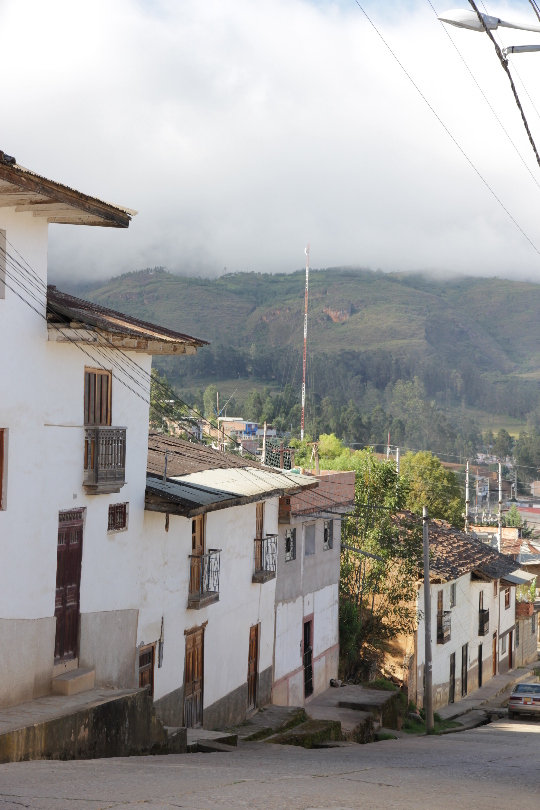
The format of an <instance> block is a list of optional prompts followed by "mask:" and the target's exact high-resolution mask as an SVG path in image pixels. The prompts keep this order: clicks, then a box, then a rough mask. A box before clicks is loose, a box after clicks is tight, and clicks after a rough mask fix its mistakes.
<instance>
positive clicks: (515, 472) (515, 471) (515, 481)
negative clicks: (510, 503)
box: [514, 461, 517, 501]
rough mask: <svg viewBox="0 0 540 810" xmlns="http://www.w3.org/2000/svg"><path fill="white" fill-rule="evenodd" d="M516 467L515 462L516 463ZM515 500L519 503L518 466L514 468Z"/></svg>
mask: <svg viewBox="0 0 540 810" xmlns="http://www.w3.org/2000/svg"><path fill="white" fill-rule="evenodd" d="M514 465H515V461H514ZM514 498H515V499H516V501H517V466H514Z"/></svg>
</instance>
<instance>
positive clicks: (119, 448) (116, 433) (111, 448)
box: [83, 426, 126, 495]
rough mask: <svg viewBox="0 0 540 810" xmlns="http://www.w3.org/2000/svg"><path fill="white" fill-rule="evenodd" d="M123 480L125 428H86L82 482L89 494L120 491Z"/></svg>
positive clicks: (124, 479)
mask: <svg viewBox="0 0 540 810" xmlns="http://www.w3.org/2000/svg"><path fill="white" fill-rule="evenodd" d="M125 483H126V428H123V427H102V426H100V427H97V426H96V427H87V428H85V437H84V478H83V484H84V487H85V489H86V491H87V492H88V493H89V494H91V495H99V494H101V493H108V492H120V489H121V488H122V487H123V486H124V484H125Z"/></svg>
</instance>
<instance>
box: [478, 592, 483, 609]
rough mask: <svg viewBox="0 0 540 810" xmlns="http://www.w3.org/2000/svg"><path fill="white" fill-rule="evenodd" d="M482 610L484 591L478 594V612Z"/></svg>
mask: <svg viewBox="0 0 540 810" xmlns="http://www.w3.org/2000/svg"><path fill="white" fill-rule="evenodd" d="M483 609H484V591H480V593H479V594H478V610H483Z"/></svg>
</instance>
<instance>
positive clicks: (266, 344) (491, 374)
mask: <svg viewBox="0 0 540 810" xmlns="http://www.w3.org/2000/svg"><path fill="white" fill-rule="evenodd" d="M64 286H65V285H64ZM304 289H305V273H304V271H298V272H295V273H291V274H277V275H268V274H257V273H238V274H230V275H225V276H222V277H221V278H218V279H213V280H209V279H200V278H185V277H182V276H176V275H173V274H171V273H168V272H166V271H165V270H164V269H162V268H155V269H153V270H143V271H140V272H135V273H128V274H125V275H123V276H119V277H117V278H113V279H111V280H110V281H109V282H108V283H106V284H104V285H102V286H100V287H97V288H94V289H91V288H86V290H85V289H84V288H79V289H75V288H72V290H71V291H72V292H74V293H75V294H82V295H83V296H84V297H86V298H88V299H89V300H92V301H94V302H96V303H99V304H102V305H104V306H108V307H112V308H114V309H118V310H120V311H122V312H125V313H127V314H130V315H134V316H136V317H138V318H141V319H144V320H149V321H154V322H157V323H160V324H162V325H164V326H168V327H170V328H171V329H177V330H179V331H182V332H187V333H189V334H193V335H196V336H198V337H201V338H204V339H206V340H209V341H210V343H211V346H210V347H209V348H207V349H203V350H201V351H199V353H198V355H197V357H196V358H174V359H165V358H163V359H162V360H161V361H159V362H158V365H159V367H160V368H161V370H162V371H165V372H166V374H167V376H168V377H169V379H170V380H171V382H172V383H173V384H174V385H175V387H177V388H178V389H179V390H181V391H183V392H184V393H185V394H186V396H189V395H190V394H191V395H193V396H195V395H196V392H197V391H198V390H199V389H204V388H205V387H206V386H207V385H208V384H209V383H210V382H216V381H219V382H220V388H222V389H223V390H224V392H225V393H227V395H228V394H229V393H232V391H233V390H234V389H235V388H236V389H238V392H237V394H236V395H235V398H236V401H237V402H238V403H241V402H242V400H243V399H245V398H246V397H247V395H248V392H249V391H250V390H251V389H253V388H258V389H261V388H262V387H264V386H268V387H269V388H270V391H271V392H278V391H282V390H283V389H284V388H285V387H286V385H287V384H292V386H293V388H294V390H295V391H296V390H298V389H299V385H300V382H301V373H302V340H303V308H304ZM66 291H69V290H66ZM539 312H540V285H537V284H532V283H525V282H514V281H508V280H504V279H498V278H471V277H454V278H448V279H437V278H433V277H429V276H425V275H420V274H410V273H409V274H407V273H401V274H397V273H396V274H384V273H382V272H380V271H378V272H371V271H367V270H351V269H345V268H331V269H326V270H314V271H311V273H310V287H309V329H308V334H309V341H308V361H309V362H308V388H309V390H310V392H311V396H312V402H314V403H315V404H313V407H315V406H316V404H317V402H318V403H319V404H320V402H322V401H323V400H324V399H325V398H326V399H329V400H330V401H331V402H332V403H333V405H334V407H336V408H343V407H344V406H346V405H347V403H348V402H349V401H350V400H353V401H354V402H355V403H356V404H357V405H358V407H359V408H360V409H361V410H362V411H363V412H365V411H372V410H373V408H374V407H376V406H377V405H378V406H380V407H382V408H383V409H385V411H392V405H393V402H394V401H395V396H394V389H395V386H396V384H397V383H398V382H399V381H409V382H412V381H413V380H415V378H416V381H417V384H418V385H419V386H420V387H418V388H417V391H418V392H420V394H421V397H422V398H423V399H424V400H425V401H426V402H431V403H432V404H433V405H434V406H435V407H436V408H438V409H439V410H442V411H444V412H445V413H446V414H447V416H448V418H449V419H450V421H452V422H453V424H454V425H456V424H457V422H459V420H460V419H461V418H462V416H463V414H476V415H477V416H479V417H480V424H481V426H482V420H483V419H484V417H485V416H486V415H487V414H491V418H492V419H495V417H496V415H498V416H499V417H500V419H499V421H501V420H502V422H503V423H504V420H505V419H507V421H508V424H510V422H511V420H512V419H515V420H524V419H526V418H527V415H528V414H530V413H531V412H534V411H535V409H536V408H537V407H538V406H539V405H540V396H539V386H538V382H537V380H538V379H540V324H539V321H538V313H539ZM397 407H398V406H397V405H396V406H395V408H394V410H396V408H397ZM460 414H461V416H460ZM484 421H485V420H484ZM505 424H506V423H505Z"/></svg>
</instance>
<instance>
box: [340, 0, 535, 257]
mask: <svg viewBox="0 0 540 810" xmlns="http://www.w3.org/2000/svg"><path fill="white" fill-rule="evenodd" d="M354 2H355V3H356V5H357V6H358V8H359V9H360V11H361V12H362V14H363V15H364V17H365V18H366V20H367V21H368V22H369V24H370V25H371V27H372V28H373V30H374V31H375V33H376V34H377V36H378V37H379V39H380V40H381V42H382V43H383V45H384V46H385V47H386V48H387V50H388V51H389V52H390V54H391V55H392V56H393V58H394V59H395V61H396V62H397V64H398V65H399V67H400V68H401V70H402V71H403V73H404V74H405V76H406V77H407V78H408V79H409V81H410V83H411V84H412V86H413V87H414V89H415V90H416V91H417V93H418V94H419V96H420V97H421V98H422V100H423V101H424V102H425V103H426V104H427V106H428V107H429V109H430V110H431V112H432V113H433V115H434V116H435V118H436V119H437V121H438V122H439V124H440V125H441V126H442V128H443V129H444V131H445V132H446V134H447V135H448V136H449V137H450V139H451V140H452V141H453V143H454V144H455V146H457V148H458V149H459V151H460V152H461V154H462V155H463V157H464V158H465V160H466V161H467V163H468V164H469V165H470V167H471V168H472V170H473V171H474V172H475V174H476V175H477V176H478V178H479V179H480V180H481V181H482V183H483V184H484V185H485V187H486V188H487V190H488V191H489V192H490V194H491V195H492V196H493V197H494V198H495V200H496V201H497V202H498V203H499V205H500V206H501V208H502V209H503V211H504V212H505V213H506V214H507V216H508V217H509V218H510V219H511V220H512V222H513V223H514V225H515V226H516V228H517V229H518V230H519V232H520V233H521V235H522V236H523V237H524V238H525V239H526V240H527V242H528V243H529V244H530V246H531V247H532V248H533V250H534V251H535V252H536V253H538V255H539V256H540V250H539V249H538V248H537V247H536V245H535V244H534V242H533V241H532V240H531V239H530V238H529V237H528V236H527V234H526V233H525V231H524V230H523V228H522V227H521V226H520V225H519V224H518V222H517V220H516V219H514V217H513V216H512V214H511V213H510V211H509V210H508V208H506V206H505V205H504V203H503V202H502V200H501V199H500V198H499V197H498V196H497V194H496V193H495V192H494V190H493V189H492V188H491V186H490V185H489V183H488V182H487V180H485V178H484V177H483V176H482V174H480V171H479V170H478V169H477V168H476V166H475V165H474V163H473V162H472V160H471V158H470V157H469V156H468V155H467V153H466V152H465V150H464V149H463V148H462V147H461V146H460V144H459V143H458V141H457V140H456V139H455V138H454V136H453V135H452V133H451V132H450V130H449V129H448V127H447V126H446V124H445V123H444V122H443V120H442V118H441V117H440V116H439V115H438V113H437V112H435V109H434V107H432V105H431V104H430V102H429V101H428V100H427V98H426V96H425V95H424V94H423V93H422V91H421V90H420V88H419V87H418V85H417V84H416V82H415V81H414V79H413V78H412V76H411V75H410V74H409V73H408V72H407V70H406V69H405V67H404V66H403V64H402V63H401V62H400V60H399V59H398V57H397V56H396V54H395V53H394V51H393V50H392V48H391V47H390V45H389V44H388V43H387V41H386V40H385V38H384V37H383V35H382V34H381V32H380V31H379V29H378V28H377V26H376V25H375V23H374V22H373V21H372V20H371V18H370V17H369V16H368V14H367V13H366V11H365V10H364V8H363V7H362V6H361V5H360V2H359V0H354Z"/></svg>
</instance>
